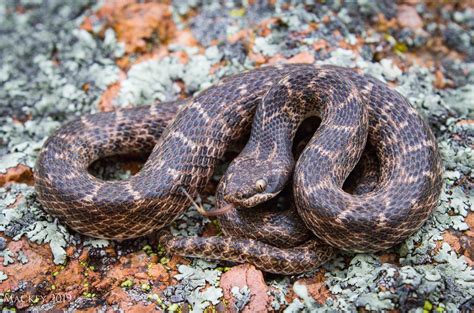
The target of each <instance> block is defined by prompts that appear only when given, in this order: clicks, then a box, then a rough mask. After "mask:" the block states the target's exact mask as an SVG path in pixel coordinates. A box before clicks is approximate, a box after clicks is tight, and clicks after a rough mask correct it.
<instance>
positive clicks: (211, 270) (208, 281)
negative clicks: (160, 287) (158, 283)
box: [165, 259, 223, 312]
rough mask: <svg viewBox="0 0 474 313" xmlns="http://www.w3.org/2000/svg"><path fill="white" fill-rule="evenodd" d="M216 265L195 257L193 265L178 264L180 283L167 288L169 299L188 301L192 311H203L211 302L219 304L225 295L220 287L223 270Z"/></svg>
mask: <svg viewBox="0 0 474 313" xmlns="http://www.w3.org/2000/svg"><path fill="white" fill-rule="evenodd" d="M216 267H217V265H216V264H215V263H209V262H205V261H203V260H199V259H195V260H194V262H193V265H192V266H188V265H180V266H178V271H179V274H177V275H175V279H177V280H178V281H179V282H180V284H179V285H177V286H170V287H168V288H167V289H166V291H165V295H166V296H167V298H168V299H169V300H168V301H169V302H170V303H176V302H183V301H186V302H188V303H189V304H190V305H191V311H192V312H202V311H203V310H204V309H205V308H207V307H208V306H210V305H211V304H213V305H216V304H218V303H219V301H220V298H221V297H222V296H223V293H222V289H221V288H218V283H219V279H220V276H221V274H222V272H221V271H219V270H217V269H216ZM206 286H208V287H206Z"/></svg>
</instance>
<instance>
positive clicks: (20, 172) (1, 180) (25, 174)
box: [0, 164, 33, 187]
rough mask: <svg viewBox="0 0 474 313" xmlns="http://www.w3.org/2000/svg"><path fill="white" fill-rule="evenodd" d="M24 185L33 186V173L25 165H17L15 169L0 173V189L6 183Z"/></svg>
mask: <svg viewBox="0 0 474 313" xmlns="http://www.w3.org/2000/svg"><path fill="white" fill-rule="evenodd" d="M11 182H13V183H25V184H28V185H30V186H32V185H33V172H32V171H31V168H29V167H28V166H26V165H23V164H18V165H17V166H16V167H12V168H9V169H7V171H6V173H3V174H2V173H0V187H1V186H4V185H6V184H7V183H11Z"/></svg>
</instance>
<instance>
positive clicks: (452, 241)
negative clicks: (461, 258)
mask: <svg viewBox="0 0 474 313" xmlns="http://www.w3.org/2000/svg"><path fill="white" fill-rule="evenodd" d="M443 241H444V242H447V243H448V244H449V245H450V246H451V248H452V249H453V250H454V251H456V253H459V251H460V250H461V243H460V242H459V238H458V237H457V236H456V235H454V234H453V233H451V232H449V231H446V232H445V233H444V234H443Z"/></svg>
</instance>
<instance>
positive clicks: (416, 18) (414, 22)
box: [397, 5, 423, 30]
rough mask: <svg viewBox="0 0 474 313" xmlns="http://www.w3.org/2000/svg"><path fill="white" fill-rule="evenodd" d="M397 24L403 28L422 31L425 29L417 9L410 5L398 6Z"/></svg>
mask: <svg viewBox="0 0 474 313" xmlns="http://www.w3.org/2000/svg"><path fill="white" fill-rule="evenodd" d="M397 22H398V24H399V25H400V26H401V27H407V28H411V29H413V30H420V29H422V28H423V20H422V19H421V17H420V15H419V14H418V12H416V9H415V7H413V6H410V5H400V6H398V12H397Z"/></svg>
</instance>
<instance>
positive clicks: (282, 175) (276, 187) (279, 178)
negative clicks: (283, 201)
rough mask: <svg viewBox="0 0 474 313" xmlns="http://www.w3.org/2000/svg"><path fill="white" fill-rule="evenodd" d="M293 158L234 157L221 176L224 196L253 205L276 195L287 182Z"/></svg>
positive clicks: (230, 199)
mask: <svg viewBox="0 0 474 313" xmlns="http://www.w3.org/2000/svg"><path fill="white" fill-rule="evenodd" d="M293 165H294V164H293V162H292V161H289V160H288V161H286V160H271V159H267V160H256V159H253V158H245V157H244V158H241V157H237V158H236V159H235V160H234V161H233V162H232V163H231V164H230V165H229V168H228V169H227V171H226V173H225V174H224V177H223V178H222V184H223V192H224V200H225V201H227V202H229V203H233V204H235V205H238V206H241V207H246V208H250V207H254V206H256V205H258V204H261V203H263V202H266V201H268V200H270V199H272V198H273V197H275V196H276V195H277V194H278V193H279V192H280V191H282V190H283V188H284V187H285V185H286V182H287V181H288V179H289V178H290V175H291V173H292V171H293Z"/></svg>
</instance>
